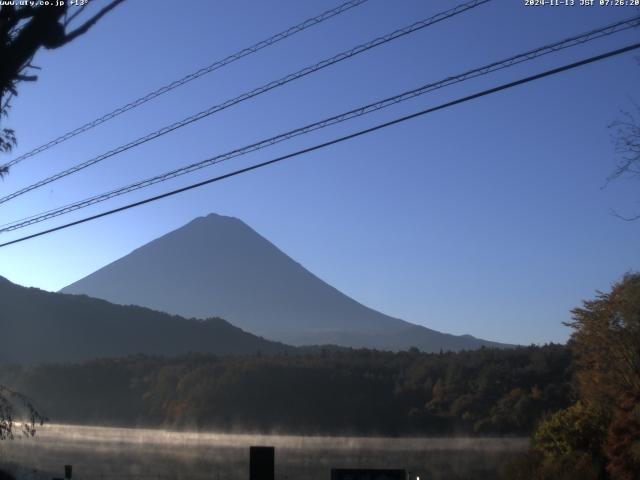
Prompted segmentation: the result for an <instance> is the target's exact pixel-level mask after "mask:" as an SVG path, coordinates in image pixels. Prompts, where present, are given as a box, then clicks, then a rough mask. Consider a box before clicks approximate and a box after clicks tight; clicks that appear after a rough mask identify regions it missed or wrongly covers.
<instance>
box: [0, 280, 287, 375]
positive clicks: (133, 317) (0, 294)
mask: <svg viewBox="0 0 640 480" xmlns="http://www.w3.org/2000/svg"><path fill="white" fill-rule="evenodd" d="M0 305H1V306H2V307H1V308H0V334H1V335H2V338H6V339H10V341H6V342H3V346H2V349H1V351H0V361H5V362H13V363H30V364H35V363H40V362H80V361H87V360H92V359H97V358H103V357H117V356H122V355H132V354H137V353H145V354H149V355H181V354H185V353H188V352H202V353H214V354H247V353H249V354H253V353H256V352H258V351H260V352H262V353H265V354H267V353H282V352H293V351H294V350H295V349H294V348H293V347H289V346H288V345H284V344H282V343H279V342H271V341H268V340H266V339H264V338H261V337H257V336H255V335H252V334H250V333H247V332H244V331H242V330H241V329H239V328H237V327H235V326H233V325H231V324H230V323H228V322H226V321H225V320H222V319H220V318H209V319H206V320H196V319H186V318H183V317H178V316H176V315H169V314H166V313H162V312H156V311H154V310H150V309H148V308H142V307H136V306H131V305H130V306H122V305H114V304H112V303H109V302H106V301H104V300H98V299H95V298H89V297H87V296H84V295H64V294H60V293H51V292H45V291H43V290H39V289H37V288H25V287H21V286H20V285H16V284H14V283H11V282H10V281H8V280H7V279H5V278H3V277H0Z"/></svg>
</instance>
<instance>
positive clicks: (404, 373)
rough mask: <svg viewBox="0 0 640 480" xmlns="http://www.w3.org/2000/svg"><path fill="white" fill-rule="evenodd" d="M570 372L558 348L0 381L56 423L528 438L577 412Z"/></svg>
mask: <svg viewBox="0 0 640 480" xmlns="http://www.w3.org/2000/svg"><path fill="white" fill-rule="evenodd" d="M570 365H571V354H570V352H569V350H568V349H567V348H566V347H563V346H559V345H547V346H544V347H527V348H516V349H510V350H502V349H496V350H493V349H480V350H477V351H469V352H460V353H444V354H424V353H418V352H415V351H413V352H400V353H392V352H381V351H373V350H348V349H337V350H335V349H325V350H322V351H320V352H318V353H313V354H307V355H278V356H269V355H261V356H258V355H254V356H225V357H216V356H212V355H201V354H192V355H187V356H182V357H178V358H161V357H148V356H134V357H125V358H122V359H111V360H101V361H94V362H90V363H86V364H74V365H69V364H67V365H44V366H37V367H23V368H12V369H3V370H0V371H2V373H0V381H4V382H5V383H7V384H10V385H13V386H15V387H16V388H19V389H20V390H21V391H24V392H26V393H28V394H29V395H31V396H33V397H34V398H38V399H42V401H43V407H44V408H45V409H46V411H47V413H48V414H49V415H50V416H51V418H52V419H53V420H54V421H67V422H82V423H93V424H121V425H123V424H124V425H165V426H171V427H185V428H211V429H224V430H249V431H263V432H269V431H286V432H292V433H297V432H300V433H303V432H304V433H310V432H311V433H338V434H341V433H357V434H387V435H399V434H453V433H461V434H476V433H477V434H513V435H527V434H529V433H530V432H531V430H532V428H533V426H534V425H535V424H536V423H537V422H538V421H539V419H540V418H541V417H542V415H544V414H545V413H548V412H553V411H556V410H558V409H561V408H564V407H566V406H567V405H568V404H569V403H570V385H569V381H570V378H571V366H570ZM3 377H4V378H3ZM478 425H482V428H477V426H478Z"/></svg>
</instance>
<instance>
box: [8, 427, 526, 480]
mask: <svg viewBox="0 0 640 480" xmlns="http://www.w3.org/2000/svg"><path fill="white" fill-rule="evenodd" d="M251 445H271V446H274V447H275V448H276V453H275V455H276V478H277V479H280V480H284V479H288V480H294V479H306V480H320V479H322V480H329V479H330V471H331V468H403V469H406V470H407V471H409V472H410V473H411V477H410V478H411V479H415V478H416V476H417V475H419V476H420V478H421V480H424V479H429V480H432V479H434V480H437V479H443V480H444V479H447V480H455V479H475V478H478V479H486V478H492V477H495V476H496V474H497V471H498V470H499V468H500V467H501V465H503V464H504V463H505V462H507V461H508V460H509V459H510V458H511V457H512V456H513V455H514V454H517V453H518V452H520V451H522V450H524V449H526V447H527V445H528V439H526V438H466V437H464V438H378V437H326V436H292V435H249V434H224V433H210V432H205V433H203V432H175V431H168V430H153V429H133V428H132V429H128V428H107V427H89V426H72V425H46V426H44V427H42V428H40V429H39V430H38V434H37V436H36V437H35V438H16V439H15V440H13V441H8V442H3V443H2V444H0V462H2V463H4V465H5V466H6V467H5V468H10V469H14V470H16V471H17V472H18V473H19V476H20V477H24V478H27V479H32V480H40V479H44V478H47V479H51V478H52V477H62V476H63V474H64V469H63V466H64V465H65V464H72V465H73V478H74V479H78V480H85V479H86V480H88V479H102V480H112V479H114V480H115V479H116V478H118V479H122V480H154V479H157V480H170V479H179V480H182V479H185V480H186V479H194V480H200V479H202V480H204V479H209V480H218V479H220V480H236V479H243V480H245V479H248V478H249V446H251Z"/></svg>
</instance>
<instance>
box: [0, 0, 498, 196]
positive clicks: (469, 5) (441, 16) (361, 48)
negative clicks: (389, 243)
mask: <svg viewBox="0 0 640 480" xmlns="http://www.w3.org/2000/svg"><path fill="white" fill-rule="evenodd" d="M490 1H491V0H472V1H470V2H466V3H463V4H460V5H458V6H456V7H454V8H451V9H449V10H446V11H444V12H441V13H438V14H436V15H433V16H431V17H429V18H426V19H424V20H420V21H419V22H416V23H414V24H412V25H409V26H407V27H404V28H401V29H398V30H395V31H393V32H391V33H389V34H387V35H384V36H382V37H378V38H375V39H373V40H371V41H369V42H367V43H364V44H361V45H357V46H355V47H353V48H351V49H349V50H346V51H344V52H341V53H339V54H337V55H334V56H333V57H331V58H328V59H325V60H322V61H320V62H318V63H316V64H314V65H311V66H308V67H305V68H303V69H301V70H298V71H297V72H295V73H291V74H289V75H286V76H284V77H282V78H280V79H278V80H274V81H272V82H269V83H267V84H265V85H262V86H261V87H258V88H256V89H254V90H251V91H249V92H245V93H243V94H242V95H239V96H237V97H235V98H232V99H230V100H227V101H225V102H223V103H221V104H218V105H214V106H212V107H209V108H208V109H206V110H203V111H201V112H199V113H196V114H194V115H191V116H189V117H186V118H184V119H182V120H180V121H178V122H175V123H173V124H171V125H168V126H166V127H163V128H161V129H159V130H156V131H154V132H151V133H149V134H147V135H145V136H143V137H140V138H138V139H136V140H133V141H132V142H129V143H127V144H125V145H121V146H119V147H116V148H114V149H112V150H109V151H108V152H106V153H103V154H101V155H98V156H97V157H94V158H92V159H89V160H86V161H84V162H82V163H79V164H77V165H74V166H73V167H70V168H68V169H66V170H63V171H61V172H58V173H56V174H54V175H52V176H50V177H47V178H45V179H43V180H40V181H38V182H36V183H33V184H31V185H28V186H27V187H24V188H22V189H20V190H17V191H15V192H13V193H11V194H9V195H6V196H4V197H2V198H0V204H1V203H5V202H8V201H9V200H12V199H14V198H16V197H18V196H20V195H24V194H25V193H27V192H30V191H32V190H35V189H37V188H40V187H42V186H44V185H47V184H49V183H51V182H54V181H56V180H59V179H61V178H63V177H66V176H68V175H72V174H74V173H76V172H78V171H80V170H83V169H85V168H87V167H89V166H91V165H95V164H96V163H99V162H101V161H103V160H105V159H107V158H110V157H113V156H114V155H117V154H119V153H122V152H124V151H127V150H130V149H131V148H134V147H137V146H139V145H142V144H143V143H146V142H148V141H150V140H155V139H156V138H158V137H160V136H162V135H165V134H167V133H169V132H172V131H174V130H177V129H178V128H182V127H184V126H186V125H189V124H191V123H193V122H196V121H198V120H202V119H203V118H206V117H208V116H210V115H213V114H214V113H218V112H220V111H222V110H225V109H227V108H229V107H231V106H233V105H236V104H238V103H240V102H243V101H245V100H249V99H251V98H253V97H256V96H258V95H261V94H263V93H266V92H268V91H270V90H273V89H274V88H277V87H280V86H283V85H286V84H288V83H290V82H293V81H295V80H298V79H300V78H302V77H305V76H307V75H309V74H311V73H315V72H317V71H318V70H321V69H323V68H326V67H328V66H330V65H334V64H336V63H338V62H341V61H343V60H347V59H349V58H352V57H354V56H356V55H359V54H360V53H363V52H366V51H368V50H371V49H372V48H375V47H378V46H380V45H383V44H385V43H388V42H391V41H393V40H396V39H398V38H400V37H404V36H405V35H409V34H411V33H414V32H417V31H419V30H422V29H423V28H426V27H429V26H431V25H434V24H436V23H438V22H441V21H443V20H446V19H448V18H451V17H454V16H456V15H459V14H461V13H463V12H466V11H468V10H471V9H473V8H476V7H478V6H480V5H482V4H485V3H488V2H490Z"/></svg>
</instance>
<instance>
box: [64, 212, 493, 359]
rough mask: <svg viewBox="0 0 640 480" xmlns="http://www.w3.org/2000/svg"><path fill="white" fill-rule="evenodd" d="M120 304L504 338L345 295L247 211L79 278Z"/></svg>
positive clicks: (277, 329)
mask: <svg viewBox="0 0 640 480" xmlns="http://www.w3.org/2000/svg"><path fill="white" fill-rule="evenodd" d="M62 291H63V292H65V293H84V294H87V295H90V296H92V297H97V298H103V299H105V300H108V301H111V302H114V303H119V304H125V305H126V304H136V305H143V306H147V307H150V308H153V309H157V310H161V311H165V312H169V313H173V314H179V315H183V316H187V317H196V318H206V317H210V316H219V317H222V318H225V319H227V320H229V321H230V322H232V323H233V324H234V325H238V326H240V327H241V328H243V329H245V330H248V331H251V332H253V333H256V334H258V335H262V336H264V337H267V338H271V339H277V340H280V341H283V342H286V343H291V344H295V345H303V344H324V343H332V344H336V345H343V346H353V347H373V348H381V349H391V350H398V349H406V348H409V347H411V346H416V347H418V348H420V349H423V350H425V351H438V350H440V349H444V350H460V349H472V348H478V347H480V346H482V345H487V346H500V344H496V343H492V342H486V341H483V340H480V339H477V338H474V337H471V336H467V335H463V336H454V335H448V334H443V333H440V332H436V331H434V330H430V329H428V328H425V327H422V326H418V325H414V324H411V323H408V322H404V321H402V320H399V319H396V318H392V317H389V316H387V315H384V314H382V313H380V312H377V311H375V310H372V309H370V308H368V307H366V306H364V305H362V304H360V303H358V302H356V301H355V300H353V299H351V298H349V297H347V296H346V295H344V294H342V293H341V292H339V291H338V290H336V289H335V288H333V287H332V286H330V285H328V284H327V283H325V282H323V281H322V280H320V279H319V278H317V277H316V276H315V275H313V274H312V273H310V272H309V271H307V270H306V269H305V268H304V267H302V266H301V265H300V264H298V263H297V262H295V261H294V260H292V259H291V258H289V257H288V256H287V255H285V254H284V253H283V252H281V251H280V250H279V249H278V248H276V247H275V246H274V245H273V244H271V243H270V242H269V241H267V240H266V239H265V238H263V237H261V236H260V235H259V234H258V233H256V232H255V231H254V230H252V229H251V228H249V227H248V226H247V225H246V224H244V223H243V222H241V221H240V220H238V219H236V218H232V217H224V216H220V215H215V214H212V215H209V216H207V217H200V218H197V219H195V220H193V221H192V222H190V223H189V224H187V225H185V226H183V227H182V228H179V229H177V230H174V231H173V232H170V233H168V234H166V235H164V236H162V237H160V238H158V239H156V240H154V241H152V242H150V243H148V244H146V245H144V246H142V247H140V248H138V249H137V250H135V251H133V252H132V253H130V254H129V255H126V256H125V257H123V258H121V259H119V260H117V261H115V262H113V263H111V264H110V265H107V266H105V267H104V268H101V269H100V270H98V271H96V272H94V273H93V274H91V275H89V276H87V277H85V278H83V279H81V280H79V281H77V282H75V283H73V284H71V285H69V286H68V287H66V288H64V289H63V290H62Z"/></svg>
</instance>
